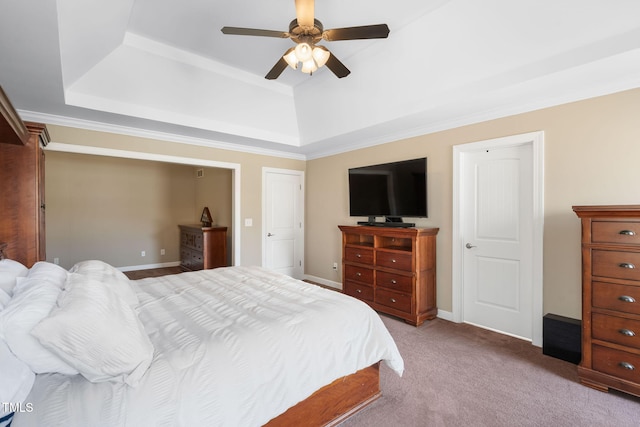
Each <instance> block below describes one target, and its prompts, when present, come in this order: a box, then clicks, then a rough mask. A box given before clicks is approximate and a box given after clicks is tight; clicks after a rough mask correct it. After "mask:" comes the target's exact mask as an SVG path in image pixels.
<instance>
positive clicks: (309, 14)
mask: <svg viewBox="0 0 640 427" xmlns="http://www.w3.org/2000/svg"><path fill="white" fill-rule="evenodd" d="M314 9H315V1H314V0H296V19H297V20H298V25H300V26H301V27H311V28H313V22H314V21H313V19H314V13H315V11H314Z"/></svg>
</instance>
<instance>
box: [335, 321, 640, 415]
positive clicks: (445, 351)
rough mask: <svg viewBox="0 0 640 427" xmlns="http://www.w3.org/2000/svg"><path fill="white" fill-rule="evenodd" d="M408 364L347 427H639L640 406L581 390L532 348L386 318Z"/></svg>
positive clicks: (384, 380)
mask: <svg viewBox="0 0 640 427" xmlns="http://www.w3.org/2000/svg"><path fill="white" fill-rule="evenodd" d="M382 319H383V321H384V323H385V324H386V325H387V328H388V329H389V331H390V332H391V335H393V337H394V339H395V340H396V343H397V345H398V348H399V349H400V353H401V354H402V356H403V358H404V361H405V373H404V375H403V377H402V378H399V377H398V376H397V375H396V374H395V373H394V372H392V371H391V370H390V369H389V368H387V367H386V366H385V365H384V363H383V364H382V366H381V369H380V371H381V388H382V393H383V395H382V397H381V398H380V399H378V400H377V401H376V402H374V403H373V404H372V405H370V406H369V407H368V408H366V409H364V410H363V411H361V412H359V413H358V414H356V415H355V416H353V417H352V418H350V419H348V420H347V421H345V422H344V423H342V424H341V427H364V426H366V427H390V426H394V427H409V426H434V427H436V426H492V427H497V426H554V427H555V426H567V427H568V426H616V427H623V426H640V398H636V397H633V396H630V395H627V394H624V393H620V392H616V391H611V392H610V393H603V392H600V391H597V390H593V389H590V388H588V387H585V386H583V385H581V384H580V383H579V382H578V376H577V372H576V365H574V364H572V363H569V362H564V361H562V360H559V359H555V358H552V357H550V356H546V355H543V354H542V349H540V348H539V347H534V346H532V345H531V344H530V343H528V342H526V341H522V340H519V339H516V338H512V337H508V336H506V335H501V334H498V333H495V332H491V331H486V330H483V329H480V328H476V327H473V326H470V325H466V324H457V323H452V322H448V321H445V320H441V319H435V320H433V321H430V322H425V324H423V325H422V326H420V327H418V328H416V327H413V326H410V325H407V324H405V323H404V322H402V321H399V320H396V319H393V318H389V317H386V316H382Z"/></svg>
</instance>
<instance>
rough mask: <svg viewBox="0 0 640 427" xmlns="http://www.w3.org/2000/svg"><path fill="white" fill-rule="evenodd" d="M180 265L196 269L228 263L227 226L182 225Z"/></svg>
mask: <svg viewBox="0 0 640 427" xmlns="http://www.w3.org/2000/svg"><path fill="white" fill-rule="evenodd" d="M179 227H180V267H182V269H183V270H186V271H195V270H202V269H209V268H216V267H225V266H226V265H227V227H215V226H214V227H201V226H200V225H180V226H179Z"/></svg>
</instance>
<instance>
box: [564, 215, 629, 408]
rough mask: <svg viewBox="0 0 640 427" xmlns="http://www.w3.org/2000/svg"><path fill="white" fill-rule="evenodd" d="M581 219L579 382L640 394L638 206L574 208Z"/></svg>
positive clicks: (605, 389) (601, 388)
mask: <svg viewBox="0 0 640 427" xmlns="http://www.w3.org/2000/svg"><path fill="white" fill-rule="evenodd" d="M573 210H574V211H575V213H576V214H577V215H578V217H580V218H581V221H582V362H581V363H580V365H579V366H578V377H579V378H580V382H581V383H582V384H584V385H587V386H589V387H593V388H596V389H598V390H602V391H608V390H609V388H613V389H616V390H621V391H624V392H627V393H630V394H633V395H636V396H640V205H631V206H574V207H573Z"/></svg>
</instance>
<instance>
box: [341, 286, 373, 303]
mask: <svg viewBox="0 0 640 427" xmlns="http://www.w3.org/2000/svg"><path fill="white" fill-rule="evenodd" d="M344 293H345V294H347V295H350V296H352V297H354V298H358V299H361V300H364V301H369V302H373V287H372V286H367V285H363V284H362V283H355V282H345V284H344Z"/></svg>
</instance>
